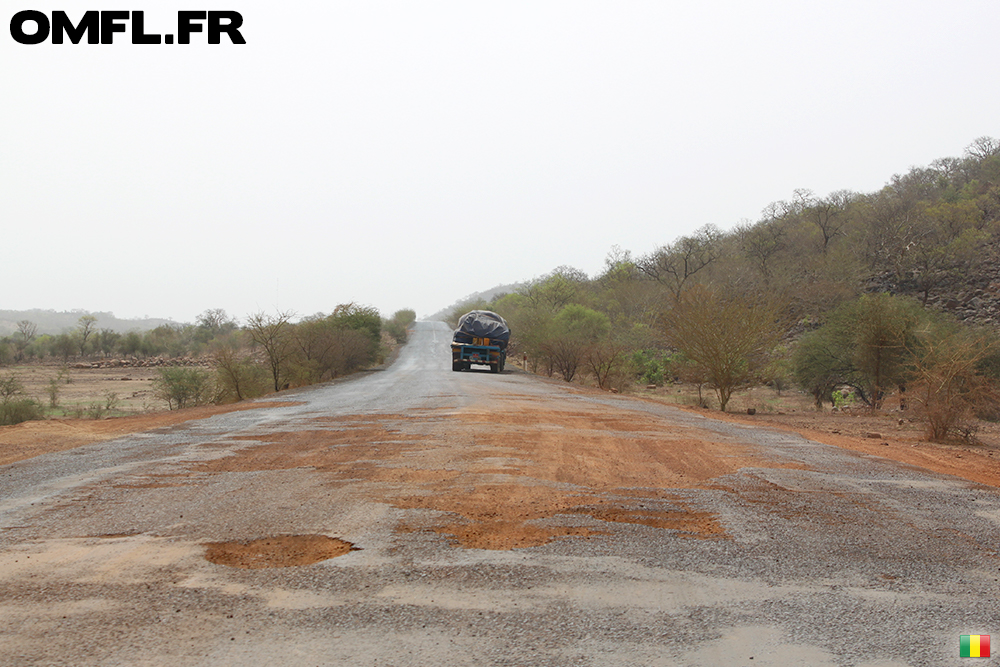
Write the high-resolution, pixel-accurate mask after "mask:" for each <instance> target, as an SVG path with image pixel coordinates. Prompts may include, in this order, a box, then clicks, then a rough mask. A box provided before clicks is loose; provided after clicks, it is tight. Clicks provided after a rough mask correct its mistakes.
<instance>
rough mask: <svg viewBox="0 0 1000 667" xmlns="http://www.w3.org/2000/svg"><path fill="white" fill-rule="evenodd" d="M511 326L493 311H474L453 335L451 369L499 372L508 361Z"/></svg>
mask: <svg viewBox="0 0 1000 667" xmlns="http://www.w3.org/2000/svg"><path fill="white" fill-rule="evenodd" d="M509 341H510V327H509V326H507V322H506V321H504V319H503V318H502V317H500V316H499V315H497V314H496V313H494V312H493V311H491V310H472V311H469V312H468V313H466V314H465V315H462V317H461V318H459V320H458V328H457V329H455V334H454V335H453V336H452V343H451V370H453V371H468V370H472V366H473V365H477V364H478V365H484V366H489V367H490V372H491V373H499V372H500V371H502V370H503V368H504V364H505V363H506V362H507V343H508V342H509Z"/></svg>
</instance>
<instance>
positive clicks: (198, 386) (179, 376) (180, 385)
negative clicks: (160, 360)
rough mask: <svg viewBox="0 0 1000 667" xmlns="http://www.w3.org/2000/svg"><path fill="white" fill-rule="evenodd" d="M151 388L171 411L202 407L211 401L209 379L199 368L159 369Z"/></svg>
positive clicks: (177, 367) (210, 383)
mask: <svg viewBox="0 0 1000 667" xmlns="http://www.w3.org/2000/svg"><path fill="white" fill-rule="evenodd" d="M153 387H154V389H155V391H156V395H157V397H159V398H161V399H163V400H164V401H166V402H167V407H168V408H169V409H171V410H180V409H181V408H185V407H192V406H197V405H204V404H205V403H208V402H209V401H210V400H211V399H212V382H211V377H209V375H208V373H206V372H205V371H203V370H201V369H199V368H185V367H184V366H176V367H172V368H161V369H160V371H159V377H157V378H156V379H155V380H153Z"/></svg>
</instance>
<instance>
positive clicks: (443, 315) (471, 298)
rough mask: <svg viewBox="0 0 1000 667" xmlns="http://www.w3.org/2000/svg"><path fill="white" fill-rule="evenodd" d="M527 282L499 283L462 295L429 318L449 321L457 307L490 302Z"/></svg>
mask: <svg viewBox="0 0 1000 667" xmlns="http://www.w3.org/2000/svg"><path fill="white" fill-rule="evenodd" d="M527 284H528V283H523V282H522V283H511V284H510V285H497V286H496V287H491V288H490V289H488V290H485V291H483V292H474V293H472V294H469V295H468V296H465V297H462V298H461V299H459V300H458V301H456V302H455V303H453V304H451V305H450V306H448V307H447V308H442V309H441V310H439V311H437V312H436V313H434V314H433V315H430V316H428V317H427V319H428V320H431V321H437V320H441V321H443V322H444V321H448V319H449V318H450V317H451V315H452V313H453V312H454V311H455V309H457V308H460V307H462V306H467V305H468V306H470V308H469V310H472V308H471V306H474V305H476V304H478V303H480V302H487V303H488V302H490V301H493V300H494V299H495V298H497V297H498V296H502V295H504V294H511V293H512V292H516V291H517V290H519V289H521V288H522V287H524V286H525V285H527Z"/></svg>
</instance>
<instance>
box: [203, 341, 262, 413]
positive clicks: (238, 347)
mask: <svg viewBox="0 0 1000 667" xmlns="http://www.w3.org/2000/svg"><path fill="white" fill-rule="evenodd" d="M243 335H244V333H243V332H241V331H233V332H230V333H229V334H227V335H225V336H222V337H220V338H216V339H215V340H214V341H213V343H212V346H211V351H210V354H211V356H212V361H213V363H214V365H215V379H216V385H217V386H218V388H219V399H220V400H222V401H227V400H231V401H242V400H244V399H247V398H256V397H257V396H260V395H262V394H264V393H265V391H266V390H267V384H268V383H267V372H266V371H265V370H264V369H263V368H261V367H260V365H258V364H257V363H255V362H254V360H253V359H252V358H251V357H250V355H248V354H247V352H246V350H245V348H244V345H243Z"/></svg>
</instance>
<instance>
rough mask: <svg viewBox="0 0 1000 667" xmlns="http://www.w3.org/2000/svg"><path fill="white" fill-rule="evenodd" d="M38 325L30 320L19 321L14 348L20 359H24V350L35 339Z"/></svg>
mask: <svg viewBox="0 0 1000 667" xmlns="http://www.w3.org/2000/svg"><path fill="white" fill-rule="evenodd" d="M37 334H38V325H36V324H35V323H34V322H31V321H30V320H20V321H19V322H18V323H17V333H15V334H14V350H15V356H16V357H17V360H18V361H21V360H22V359H24V351H25V350H26V349H27V348H28V346H29V345H31V342H32V341H33V340H35V336H36V335H37Z"/></svg>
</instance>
